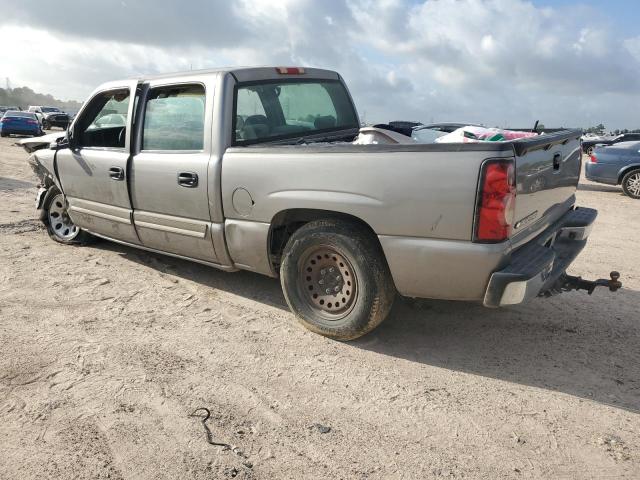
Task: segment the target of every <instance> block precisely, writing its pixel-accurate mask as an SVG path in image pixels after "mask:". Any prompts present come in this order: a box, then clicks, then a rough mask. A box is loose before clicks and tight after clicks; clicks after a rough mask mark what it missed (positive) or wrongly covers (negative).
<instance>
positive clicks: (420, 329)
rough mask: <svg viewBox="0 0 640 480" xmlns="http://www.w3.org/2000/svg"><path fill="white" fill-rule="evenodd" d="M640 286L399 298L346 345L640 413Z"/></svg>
mask: <svg viewBox="0 0 640 480" xmlns="http://www.w3.org/2000/svg"><path fill="white" fill-rule="evenodd" d="M100 248H104V249H109V250H112V251H115V252H117V253H119V254H121V255H123V256H124V257H126V258H127V259H130V260H132V261H134V262H137V263H139V264H143V265H145V266H147V267H151V268H154V269H156V270H158V271H160V272H161V273H163V274H167V275H172V276H175V277H176V278H182V279H185V280H190V281H194V282H197V283H199V284H201V285H204V286H207V287H210V288H212V289H219V290H222V291H226V292H229V293H233V294H234V295H240V296H242V297H245V298H248V299H252V300H255V301H257V302H260V303H262V304H264V305H268V306H271V307H275V308H278V309H282V310H285V311H288V307H287V305H286V303H285V300H284V296H283V294H282V292H281V290H280V282H279V281H278V280H276V279H272V278H268V277H265V276H262V275H258V274H254V273H250V272H236V273H233V274H228V273H225V272H221V271H218V270H216V269H214V268H210V267H207V266H204V265H199V264H196V263H192V262H188V261H183V260H180V259H174V258H170V257H165V256H162V255H156V254H153V253H148V252H144V251H140V250H135V249H133V248H128V247H124V246H121V245H117V244H113V243H107V242H104V243H101V244H100ZM639 304H640V292H636V291H633V290H628V289H622V290H620V291H619V292H618V293H616V294H611V293H610V292H608V291H606V290H604V289H602V290H600V291H596V293H594V295H593V296H588V295H587V294H585V293H582V292H578V293H575V292H574V293H567V294H564V295H561V296H559V297H554V298H550V299H535V300H533V301H532V302H530V303H528V304H525V305H520V306H517V307H510V308H503V309H487V308H485V307H483V306H481V305H479V304H473V303H465V302H448V301H436V300H411V299H406V298H402V297H398V299H397V300H396V303H395V305H394V307H393V309H392V311H391V314H390V316H389V318H388V319H387V320H386V321H385V322H384V323H383V324H382V325H380V327H378V328H377V329H376V330H374V331H373V332H372V333H370V334H369V335H366V336H365V337H363V338H361V339H358V340H356V341H353V342H350V343H346V344H341V345H344V348H359V349H363V350H368V351H372V352H376V353H378V354H381V355H388V356H391V357H396V358H401V359H404V360H408V361H411V362H416V363H419V364H424V365H430V366H435V367H440V368H446V369H449V370H455V371H459V372H465V373H469V374H474V375H480V376H484V377H489V378H494V379H499V380H504V381H507V382H513V383H517V384H522V385H529V386H533V387H538V388H543V389H548V390H554V391H558V392H562V393H566V394H569V395H574V396H577V397H581V398H585V399H589V400H592V401H595V402H599V403H602V404H606V405H610V406H613V407H617V408H623V409H626V410H630V411H635V412H640V349H639V348H638V345H639V344H640V342H639V340H640V324H638V321H637V320H638V317H637V313H636V312H637V305H639Z"/></svg>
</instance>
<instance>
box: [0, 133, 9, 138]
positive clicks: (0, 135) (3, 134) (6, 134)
mask: <svg viewBox="0 0 640 480" xmlns="http://www.w3.org/2000/svg"><path fill="white" fill-rule="evenodd" d="M8 136H9V134H8V133H6V132H0V137H8Z"/></svg>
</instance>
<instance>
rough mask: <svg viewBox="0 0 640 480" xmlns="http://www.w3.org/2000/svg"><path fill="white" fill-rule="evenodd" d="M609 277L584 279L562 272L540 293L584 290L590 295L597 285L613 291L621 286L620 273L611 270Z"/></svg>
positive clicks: (546, 294)
mask: <svg viewBox="0 0 640 480" xmlns="http://www.w3.org/2000/svg"><path fill="white" fill-rule="evenodd" d="M609 277H610V278H609V279H608V280H607V279H604V278H599V279H598V280H584V279H583V278H582V277H574V276H573V275H567V274H566V273H563V274H562V275H561V276H560V278H558V280H557V281H556V283H554V284H553V286H552V287H551V288H549V290H546V291H544V292H542V293H541V294H540V295H541V296H545V297H551V296H553V295H557V294H560V293H562V292H570V291H572V290H586V291H587V293H588V294H589V295H591V294H592V293H593V291H594V290H595V289H596V288H597V287H607V288H608V289H609V291H611V292H615V291H617V290H618V289H619V288H621V287H622V282H620V280H619V279H620V274H619V273H618V272H611V273H610V274H609Z"/></svg>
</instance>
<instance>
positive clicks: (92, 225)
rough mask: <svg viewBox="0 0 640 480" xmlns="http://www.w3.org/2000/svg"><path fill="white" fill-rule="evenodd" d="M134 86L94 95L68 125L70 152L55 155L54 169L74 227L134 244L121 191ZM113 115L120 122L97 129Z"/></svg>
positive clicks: (124, 191)
mask: <svg viewBox="0 0 640 480" xmlns="http://www.w3.org/2000/svg"><path fill="white" fill-rule="evenodd" d="M136 87H137V81H127V82H123V83H121V84H113V85H112V86H110V87H109V88H107V89H105V90H102V91H100V92H98V93H96V94H95V95H94V96H93V97H92V98H91V99H90V100H89V101H88V102H87V104H86V105H85V106H84V107H83V109H82V111H81V112H80V114H79V116H78V118H77V120H76V122H75V123H74V126H73V132H72V137H73V139H72V143H73V148H70V149H64V150H60V151H58V153H57V157H56V158H57V167H58V173H59V176H60V181H61V183H62V188H63V190H64V193H65V196H66V197H67V201H68V202H69V210H68V211H69V215H70V216H71V218H72V219H73V221H74V223H75V224H76V225H78V226H79V227H81V228H84V229H86V230H88V231H90V232H93V233H97V234H99V235H104V236H107V237H109V238H114V239H117V240H122V241H126V242H130V243H139V240H138V236H137V235H136V232H135V229H134V227H133V219H132V213H133V212H132V209H131V201H130V200H129V191H128V188H127V163H128V160H129V156H130V154H129V152H130V144H131V128H129V126H130V122H129V121H128V119H131V118H132V113H133V106H134V103H135V101H134V99H135V98H136ZM113 113H119V114H120V115H121V118H122V122H121V123H120V124H118V125H109V126H107V127H101V126H100V125H101V124H100V119H101V118H103V117H104V116H106V115H111V114H113Z"/></svg>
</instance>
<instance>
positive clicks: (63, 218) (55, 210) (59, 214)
mask: <svg viewBox="0 0 640 480" xmlns="http://www.w3.org/2000/svg"><path fill="white" fill-rule="evenodd" d="M47 216H48V219H49V225H50V226H51V230H52V231H53V234H54V235H55V236H56V237H58V238H60V239H61V240H73V239H74V238H75V237H76V236H77V235H78V233H79V232H80V229H79V228H78V227H76V226H75V224H74V223H73V222H72V221H71V218H69V215H68V214H67V202H66V201H65V199H64V195H62V194H58V195H56V196H55V197H53V200H52V201H51V205H49V212H48V213H47Z"/></svg>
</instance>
